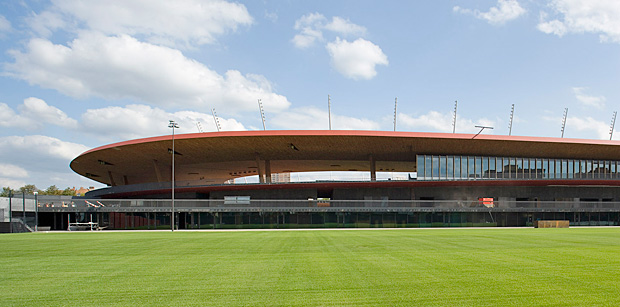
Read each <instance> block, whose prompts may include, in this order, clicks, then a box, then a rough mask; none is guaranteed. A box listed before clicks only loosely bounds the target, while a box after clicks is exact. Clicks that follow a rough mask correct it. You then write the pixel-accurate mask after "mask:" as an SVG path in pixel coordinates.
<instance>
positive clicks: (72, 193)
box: [61, 188, 75, 196]
mask: <svg viewBox="0 0 620 307" xmlns="http://www.w3.org/2000/svg"><path fill="white" fill-rule="evenodd" d="M61 194H62V195H69V196H75V190H74V189H72V188H66V189H64V190H63V191H62V193H61Z"/></svg>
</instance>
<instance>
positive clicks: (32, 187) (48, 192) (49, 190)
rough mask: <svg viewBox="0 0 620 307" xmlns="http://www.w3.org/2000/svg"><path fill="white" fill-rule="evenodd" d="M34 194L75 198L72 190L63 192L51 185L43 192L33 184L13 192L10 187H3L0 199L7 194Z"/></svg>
mask: <svg viewBox="0 0 620 307" xmlns="http://www.w3.org/2000/svg"><path fill="white" fill-rule="evenodd" d="M34 192H38V193H39V195H68V196H76V195H75V189H72V188H66V189H64V190H61V189H59V188H58V187H57V186H55V185H51V186H49V187H48V188H47V189H45V190H40V189H38V188H37V187H36V186H35V185H34V184H27V185H25V186H23V187H21V188H19V189H17V190H13V189H11V188H10V187H3V188H2V193H0V197H9V194H12V195H16V194H17V195H21V194H26V195H32V194H34Z"/></svg>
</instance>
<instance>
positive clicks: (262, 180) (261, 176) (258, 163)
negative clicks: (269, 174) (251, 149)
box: [256, 153, 265, 183]
mask: <svg viewBox="0 0 620 307" xmlns="http://www.w3.org/2000/svg"><path fill="white" fill-rule="evenodd" d="M256 167H257V168H258V182H259V183H265V177H263V169H262V168H261V165H260V156H259V155H258V153H256Z"/></svg>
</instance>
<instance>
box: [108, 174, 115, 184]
mask: <svg viewBox="0 0 620 307" xmlns="http://www.w3.org/2000/svg"><path fill="white" fill-rule="evenodd" d="M108 178H110V185H111V186H116V182H114V176H112V171H108Z"/></svg>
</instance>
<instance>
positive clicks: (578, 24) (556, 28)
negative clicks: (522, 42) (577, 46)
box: [537, 0, 620, 43]
mask: <svg viewBox="0 0 620 307" xmlns="http://www.w3.org/2000/svg"><path fill="white" fill-rule="evenodd" d="M549 7H550V10H551V14H553V15H554V16H555V17H557V18H553V17H552V18H550V17H549V15H550V14H549V13H548V12H544V11H543V12H541V14H540V22H539V23H538V26H537V28H538V30H540V31H542V32H544V33H547V34H554V35H557V36H560V37H562V36H564V35H565V34H567V33H578V34H579V33H594V34H598V35H599V38H600V41H601V42H614V43H620V2H618V1H616V0H552V1H551V3H550V4H549Z"/></svg>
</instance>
